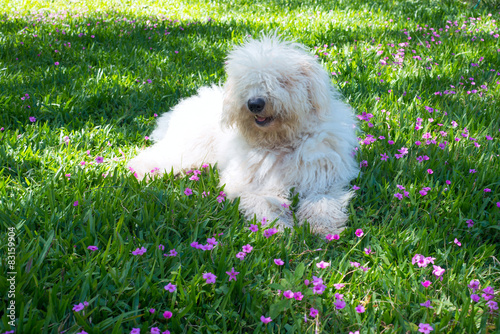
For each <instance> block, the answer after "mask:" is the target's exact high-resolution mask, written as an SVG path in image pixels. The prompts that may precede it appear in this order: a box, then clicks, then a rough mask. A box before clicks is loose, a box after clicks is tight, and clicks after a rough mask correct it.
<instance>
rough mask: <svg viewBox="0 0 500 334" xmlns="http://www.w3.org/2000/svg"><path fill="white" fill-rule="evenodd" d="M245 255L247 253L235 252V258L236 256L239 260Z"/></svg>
mask: <svg viewBox="0 0 500 334" xmlns="http://www.w3.org/2000/svg"><path fill="white" fill-rule="evenodd" d="M245 256H247V253H245V252H239V253H238V254H236V258H238V259H240V260H243V259H244V258H245Z"/></svg>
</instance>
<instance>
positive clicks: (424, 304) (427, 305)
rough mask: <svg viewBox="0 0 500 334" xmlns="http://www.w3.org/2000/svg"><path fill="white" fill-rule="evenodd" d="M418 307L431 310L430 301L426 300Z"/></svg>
mask: <svg viewBox="0 0 500 334" xmlns="http://www.w3.org/2000/svg"><path fill="white" fill-rule="evenodd" d="M420 306H423V307H427V308H433V307H432V306H431V301H430V300H427V301H426V302H424V303H421V304H420Z"/></svg>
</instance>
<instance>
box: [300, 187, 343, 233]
mask: <svg viewBox="0 0 500 334" xmlns="http://www.w3.org/2000/svg"><path fill="white" fill-rule="evenodd" d="M351 197H352V195H351V193H349V192H342V193H339V194H336V195H335V196H334V195H332V194H311V195H309V196H306V197H305V198H303V199H301V200H300V202H299V208H298V211H297V217H298V218H299V221H300V222H303V221H305V220H307V221H308V222H309V224H310V225H311V229H312V231H313V232H314V233H319V234H323V235H325V234H328V233H340V232H342V231H343V230H344V228H345V222H346V221H347V213H346V212H345V207H346V205H347V203H348V202H349V199H350V198H351Z"/></svg>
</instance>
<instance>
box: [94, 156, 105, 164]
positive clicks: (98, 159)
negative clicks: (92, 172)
mask: <svg viewBox="0 0 500 334" xmlns="http://www.w3.org/2000/svg"><path fill="white" fill-rule="evenodd" d="M95 162H97V163H98V164H102V163H103V162H104V158H103V157H96V158H95Z"/></svg>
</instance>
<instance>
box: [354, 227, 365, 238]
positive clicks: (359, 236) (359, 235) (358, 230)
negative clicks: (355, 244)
mask: <svg viewBox="0 0 500 334" xmlns="http://www.w3.org/2000/svg"><path fill="white" fill-rule="evenodd" d="M354 234H356V236H357V237H358V238H361V237H362V236H363V234H364V232H363V230H362V229H360V228H358V229H357V230H356V232H354Z"/></svg>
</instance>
